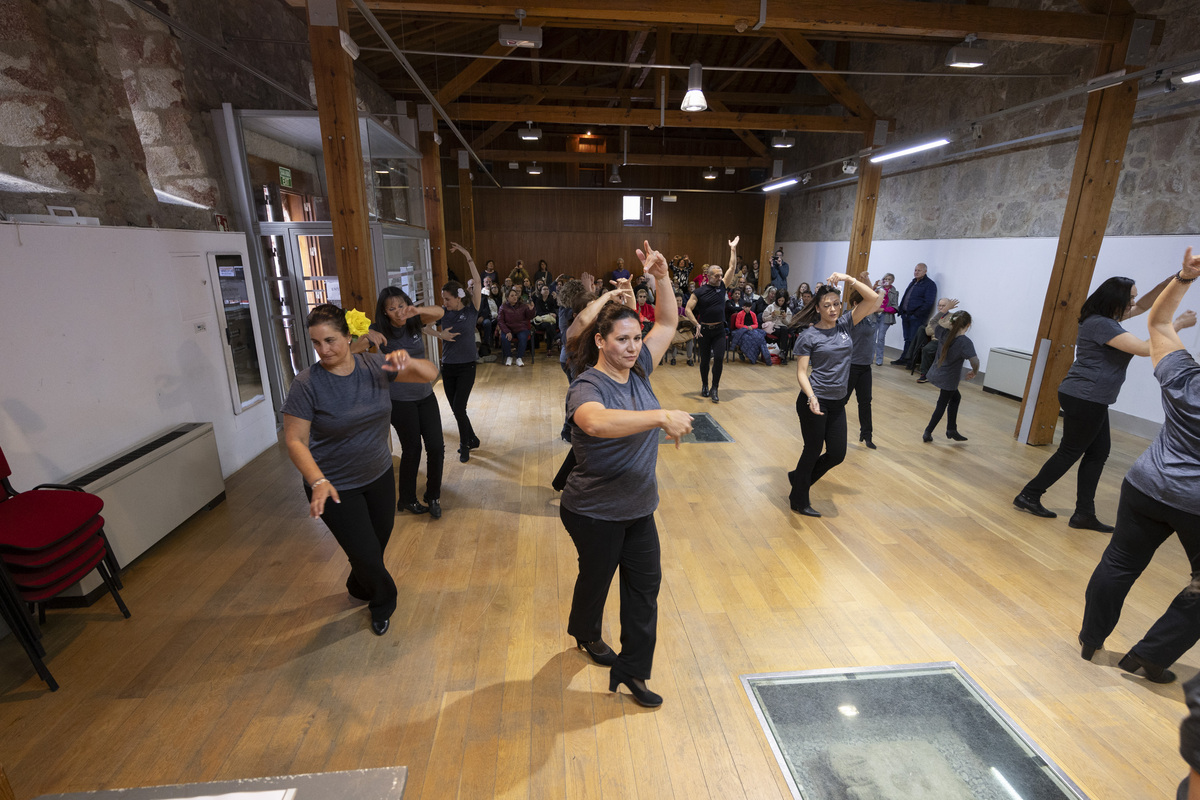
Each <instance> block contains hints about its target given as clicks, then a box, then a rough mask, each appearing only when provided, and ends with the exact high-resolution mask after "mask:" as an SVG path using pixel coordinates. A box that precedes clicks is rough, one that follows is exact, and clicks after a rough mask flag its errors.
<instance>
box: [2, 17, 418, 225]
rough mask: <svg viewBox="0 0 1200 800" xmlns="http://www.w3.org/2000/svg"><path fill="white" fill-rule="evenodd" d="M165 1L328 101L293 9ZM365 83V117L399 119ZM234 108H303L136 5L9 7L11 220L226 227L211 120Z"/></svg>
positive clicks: (6, 99)
mask: <svg viewBox="0 0 1200 800" xmlns="http://www.w3.org/2000/svg"><path fill="white" fill-rule="evenodd" d="M152 2H153V4H154V5H155V7H156V8H158V9H159V10H160V11H164V12H165V13H167V14H169V15H170V16H171V17H173V18H174V19H177V20H179V22H180V23H181V24H182V25H184V26H185V27H187V28H189V29H190V30H192V31H194V32H196V33H197V34H199V35H201V36H203V37H204V38H206V39H209V40H212V41H215V42H217V43H221V44H224V45H225V46H226V48H227V49H228V50H229V52H230V53H231V54H233V55H235V56H237V57H238V58H240V59H242V60H244V61H246V62H248V63H250V64H252V65H253V66H254V67H255V69H257V70H259V71H261V72H262V73H264V74H266V75H270V76H271V77H272V78H273V79H274V80H276V81H278V82H279V83H281V84H283V85H285V86H287V87H288V88H289V89H290V90H291V91H293V92H295V93H296V94H298V95H300V96H302V97H307V98H309V99H310V101H311V102H312V103H313V104H314V105H315V102H316V101H315V91H314V87H313V78H312V65H311V62H310V60H309V57H308V29H307V26H306V24H305V21H304V18H303V16H302V15H301V14H299V13H298V12H296V11H295V10H294V9H292V8H291V7H290V6H288V5H287V3H286V2H284V0H152ZM253 39H270V40H276V41H279V42H287V43H288V44H282V43H262V42H255V41H247V40H253ZM292 42H295V43H296V44H291V43H292ZM356 85H357V88H358V92H359V105H360V107H361V108H363V109H365V110H368V111H371V112H373V113H381V114H391V113H393V112H394V110H395V103H394V101H393V100H392V98H391V97H390V95H388V94H387V93H386V92H384V91H383V90H382V89H380V88H379V87H378V85H377V84H376V83H375V81H374V79H373V76H371V75H369V74H367V73H365V72H364V71H363V70H361V69H360V70H357V74H356ZM224 102H227V103H231V104H232V105H233V106H234V108H247V109H249V108H263V109H280V110H292V109H298V108H301V105H300V104H299V103H297V102H296V101H295V100H294V99H292V98H290V97H288V96H287V95H286V94H285V93H283V92H281V91H279V90H278V89H276V88H274V87H273V86H271V85H270V84H268V83H266V82H264V81H263V80H261V79H260V78H258V77H257V76H255V75H253V74H251V73H250V72H248V71H246V70H243V69H241V68H240V67H238V66H236V65H235V64H233V63H232V62H230V61H229V60H228V59H226V58H224V57H222V56H221V55H219V54H217V53H214V52H213V51H211V50H209V49H208V48H206V47H203V46H202V45H200V44H197V43H196V42H194V41H192V40H191V39H188V38H184V37H181V36H179V35H178V34H176V33H175V32H174V31H172V30H171V29H170V28H169V27H168V26H167V25H166V24H165V23H163V22H161V21H159V20H158V19H157V18H156V17H153V16H151V15H150V14H147V13H146V12H144V11H142V10H141V9H139V8H137V7H136V6H133V5H132V4H130V3H128V2H126V0H0V213H4V214H6V215H7V214H13V213H34V214H44V213H46V206H47V205H56V206H74V207H75V208H76V209H77V210H78V212H79V214H80V215H82V216H90V217H98V218H99V219H100V222H101V224H104V225H134V226H147V227H170V228H192V229H212V228H213V225H214V223H213V218H212V215H213V214H224V215H226V216H227V217H229V218H230V219H232V218H233V215H232V214H231V213H230V206H229V202H228V200H227V198H225V197H224V196H223V194H224V187H225V182H224V176H223V175H222V173H221V168H220V159H219V156H218V151H217V148H216V145H215V142H214V141H213V138H212V136H213V135H212V131H211V130H210V126H209V123H208V121H207V119H206V117H205V116H204V112H206V111H208V110H211V109H213V108H218V107H219V106H220V105H221V103H224ZM155 190H157V191H158V192H159V193H160V194H162V195H169V196H170V197H167V198H165V199H167V200H170V199H171V198H178V199H179V200H182V201H186V202H187V203H193V204H196V205H198V206H202V208H196V207H192V206H189V205H186V204H181V203H179V202H178V201H174V202H162V201H161V200H160V199H159V196H156V193H155Z"/></svg>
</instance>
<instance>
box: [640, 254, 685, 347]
mask: <svg viewBox="0 0 1200 800" xmlns="http://www.w3.org/2000/svg"><path fill="white" fill-rule="evenodd" d="M642 247H644V248H645V250H638V251H637V257H638V259H639V260H641V262H642V269H644V270H645V271H646V274H647V275H649V276H650V277H651V278H653V279H654V280H655V282H656V283H657V284H658V285H659V286H660V287H661V289H660V290H659V291H658V293H657V294H656V295H655V298H654V327H653V328H651V329H650V332H649V333H647V334H646V337H645V339H644V340H643V342H642V346H643V347H648V348H649V349H650V355H651V356H653V357H654V363H656V364H657V363H658V361H659V359H661V358H662V357H663V355H664V354H665V353H666V352H667V348H669V347H670V346H671V342H673V341H674V340H675V329H676V328H677V327H679V304H678V303H676V302H675V290H674V288H673V287H672V286H671V280H670V278H669V277H668V276H667V259H666V258H664V257H663V254H662V253H660V252H658V251H657V250H654V249H652V248H651V247H650V242H647V241H643V242H642Z"/></svg>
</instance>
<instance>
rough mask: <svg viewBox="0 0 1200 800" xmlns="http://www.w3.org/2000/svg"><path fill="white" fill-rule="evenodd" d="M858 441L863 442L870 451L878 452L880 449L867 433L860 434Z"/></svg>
mask: <svg viewBox="0 0 1200 800" xmlns="http://www.w3.org/2000/svg"><path fill="white" fill-rule="evenodd" d="M858 440H859V441H860V442H862V443H863V444H864V445H866V447H867V449H868V450H878V449H879V448H877V447H876V446H875V443H874V442H872V441H871V437H870V436H867V435H866V434H865V433H860V434H859V435H858Z"/></svg>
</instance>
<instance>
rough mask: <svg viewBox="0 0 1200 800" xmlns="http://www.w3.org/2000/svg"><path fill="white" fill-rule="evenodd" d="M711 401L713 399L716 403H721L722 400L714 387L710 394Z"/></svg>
mask: <svg viewBox="0 0 1200 800" xmlns="http://www.w3.org/2000/svg"><path fill="white" fill-rule="evenodd" d="M709 399H711V400H712V401H713V402H714V403H719V402H721V398H719V397H717V390H716V387H714V388H713V390H712V392H710V393H709Z"/></svg>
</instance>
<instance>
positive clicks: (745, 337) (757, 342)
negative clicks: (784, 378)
mask: <svg viewBox="0 0 1200 800" xmlns="http://www.w3.org/2000/svg"><path fill="white" fill-rule="evenodd" d="M751 306H752V303H751V301H750V300H749V299H748V298H742V308H741V310H740V311H738V313H737V314H735V315H734V317H733V338H732V339H731V340H730V342H731V344H732V345H733V349H734V350H737V351H738V357H739V358H741V359H742V360H743V361H749V362H750V363H751V364H753V363H754V362H756V361H757V360H758V358H759V356H762V359H763V362H764V363H765V364H766V365H767V366H770V365H771V351H770V349H769V348H768V347H767V334H766V333H765V332H764V331H763V330H762V328H760V327H759V326H758V317H757V316H755V314H754V311H753V309H752V307H751Z"/></svg>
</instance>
